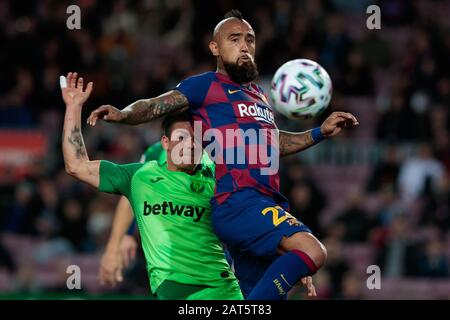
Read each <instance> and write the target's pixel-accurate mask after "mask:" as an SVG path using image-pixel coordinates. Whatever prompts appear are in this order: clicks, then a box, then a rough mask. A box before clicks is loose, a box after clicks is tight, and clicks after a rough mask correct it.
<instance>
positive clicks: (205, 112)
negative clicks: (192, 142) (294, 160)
mask: <svg viewBox="0 0 450 320" xmlns="http://www.w3.org/2000/svg"><path fill="white" fill-rule="evenodd" d="M255 40H256V38H255V32H254V31H253V29H252V27H251V25H250V24H249V23H248V22H247V21H245V20H244V19H243V17H242V14H241V13H240V12H239V11H237V10H232V11H231V12H229V13H228V14H227V15H225V19H224V20H222V21H220V22H219V23H218V24H217V26H216V27H215V28H214V32H213V38H212V40H211V42H210V43H209V49H210V51H211V53H212V55H213V56H214V57H216V59H217V69H216V72H206V73H203V74H199V75H196V76H192V77H190V78H187V79H185V80H184V81H182V82H181V83H180V84H178V86H176V88H174V89H173V90H171V91H169V92H167V93H165V94H163V95H160V96H158V97H155V98H150V99H142V100H138V101H136V102H135V103H133V104H131V105H129V106H128V107H126V108H125V109H123V110H119V109H117V108H115V107H113V106H111V105H105V106H101V107H100V108H98V109H97V110H95V111H93V112H92V113H91V115H90V116H89V118H88V123H89V124H90V125H95V123H96V121H97V119H103V120H105V121H108V122H120V123H125V124H131V125H136V124H140V123H144V122H148V121H151V120H153V119H156V118H159V117H161V116H164V115H166V114H170V113H173V112H183V111H185V112H188V113H189V114H190V116H191V117H192V121H193V122H194V123H196V122H197V121H201V124H202V129H203V131H206V130H208V129H211V128H214V129H216V130H218V131H220V132H221V133H222V134H223V136H226V135H227V133H229V132H230V131H228V132H227V130H234V132H238V134H237V135H238V137H237V140H238V142H239V143H240V144H238V145H237V146H234V145H232V146H230V145H227V143H226V142H224V141H221V142H219V145H220V147H221V149H219V150H218V152H217V153H219V154H220V155H222V156H223V157H225V156H226V154H227V153H230V152H233V153H239V152H241V153H245V163H244V164H242V163H236V162H233V163H219V162H217V161H216V188H215V193H214V198H213V199H212V201H211V202H212V208H213V212H212V224H213V228H214V232H215V233H216V234H217V235H218V237H219V238H220V240H221V241H222V242H224V243H226V244H227V247H228V249H229V250H230V253H231V255H232V257H233V260H234V267H235V273H236V276H237V278H238V279H239V281H240V286H241V289H242V291H243V293H244V296H245V297H246V298H247V299H261V300H262V299H268V300H279V299H285V298H286V297H287V293H288V292H289V290H290V289H291V288H292V286H293V285H294V284H296V283H297V282H299V280H300V279H301V278H303V277H305V276H311V275H313V274H314V273H316V272H317V270H318V269H319V268H320V267H321V266H323V264H324V263H325V260H326V256H327V253H326V249H325V247H324V246H323V244H322V243H321V242H320V241H319V240H318V239H317V238H316V237H314V235H312V233H311V230H310V229H309V228H308V227H307V226H305V225H304V224H302V223H301V222H300V221H298V220H297V219H295V218H294V217H293V216H292V215H290V214H289V213H288V210H289V209H288V208H289V205H288V202H287V200H286V198H285V197H284V196H283V195H282V194H281V193H280V191H279V189H280V181H279V174H278V172H277V171H276V172H273V173H272V174H267V171H264V169H268V168H269V167H270V166H271V164H270V163H269V164H268V163H267V162H266V161H262V160H261V159H258V162H257V163H256V164H255V163H250V162H249V157H250V156H253V154H252V150H254V149H253V148H252V144H250V143H248V142H247V140H246V137H245V132H246V131H248V130H254V131H255V130H256V131H259V130H263V131H264V130H277V127H276V124H275V123H274V117H273V113H272V107H271V106H270V105H269V103H268V100H267V98H266V96H265V94H264V92H263V90H262V89H261V88H260V87H259V86H257V85H256V84H254V83H253V81H254V80H255V79H256V78H257V76H258V70H257V66H256V64H255V62H254V59H255V47H256V41H255ZM255 115H256V116H255ZM358 124H359V123H358V121H357V120H356V118H355V117H354V116H353V115H352V114H349V113H345V112H334V113H332V114H331V115H330V116H329V117H328V118H327V119H326V120H325V121H324V122H323V124H322V125H321V126H320V127H317V128H314V129H312V130H309V131H306V132H298V133H293V132H286V131H281V130H280V131H279V136H278V137H276V139H273V138H272V137H271V136H264V137H263V139H261V141H258V147H259V148H261V147H262V148H265V149H266V150H265V151H267V153H266V154H267V155H268V154H271V155H274V154H275V155H276V156H277V157H279V156H281V157H283V156H287V155H291V154H294V153H297V152H300V151H302V150H305V149H307V148H309V147H311V146H313V145H315V144H317V143H318V142H320V141H321V140H323V139H325V138H329V137H333V136H335V135H337V134H338V133H339V132H341V130H342V129H343V128H344V127H347V126H356V125H358ZM239 130H241V131H240V134H239ZM205 148H206V149H208V148H207V144H206V143H205ZM211 156H212V158H215V156H216V155H214V156H213V155H211ZM277 160H278V159H277Z"/></svg>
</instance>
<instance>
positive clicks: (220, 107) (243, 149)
mask: <svg viewBox="0 0 450 320" xmlns="http://www.w3.org/2000/svg"><path fill="white" fill-rule="evenodd" d="M175 90H178V91H179V92H181V93H182V94H183V95H184V96H186V98H187V99H188V100H189V112H190V114H191V117H192V120H193V124H194V132H197V133H198V131H196V130H198V129H199V128H201V132H202V134H203V135H202V137H203V139H202V143H203V147H204V148H205V150H206V151H208V152H209V154H210V156H211V158H212V159H213V160H214V161H215V162H216V189H215V195H214V200H215V201H216V203H217V204H221V203H223V202H224V201H225V200H226V199H227V198H228V197H229V196H230V195H231V193H232V192H236V191H239V190H241V189H243V188H253V189H256V190H257V191H259V192H260V193H262V194H264V195H268V196H271V197H274V198H275V199H280V200H281V201H283V202H284V201H285V198H284V197H283V196H282V195H281V193H280V191H279V189H280V178H279V174H278V162H279V142H278V132H277V130H278V129H277V127H276V124H275V122H274V114H273V110H272V107H271V106H270V104H269V102H268V99H267V97H266V95H265V94H264V92H263V90H262V89H261V88H260V87H259V86H258V85H256V84H254V83H251V84H249V85H245V86H244V85H240V84H238V83H236V82H233V81H232V80H231V79H230V78H229V77H228V76H226V75H224V74H221V73H218V72H206V73H203V74H199V75H195V76H192V77H189V78H187V79H185V80H184V81H182V82H181V83H180V84H178V85H177V86H176V88H175ZM274 134H275V135H274ZM197 137H198V136H197ZM274 161H276V164H275V163H274ZM269 168H272V169H269ZM268 171H269V172H270V174H269V173H268Z"/></svg>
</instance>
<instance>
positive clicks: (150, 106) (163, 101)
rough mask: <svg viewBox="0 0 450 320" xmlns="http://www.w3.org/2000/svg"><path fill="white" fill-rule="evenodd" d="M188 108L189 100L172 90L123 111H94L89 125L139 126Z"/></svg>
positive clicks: (143, 100)
mask: <svg viewBox="0 0 450 320" xmlns="http://www.w3.org/2000/svg"><path fill="white" fill-rule="evenodd" d="M188 106H189V102H188V99H187V98H186V97H185V96H184V95H183V94H182V93H181V92H179V91H177V90H171V91H169V92H167V93H164V94H162V95H160V96H158V97H156V98H150V99H141V100H138V101H136V102H134V103H132V104H130V105H129V106H128V107H126V108H125V109H123V110H119V109H117V108H115V107H113V106H111V105H104V106H101V107H100V108H98V109H96V110H94V111H92V113H91V115H90V116H89V118H88V120H87V123H88V124H90V125H91V126H95V124H96V122H97V120H98V119H102V120H105V121H107V122H120V123H125V124H130V125H137V124H141V123H144V122H149V121H151V120H153V119H157V118H159V117H162V116H165V115H167V114H170V113H173V112H182V111H185V110H187V108H188Z"/></svg>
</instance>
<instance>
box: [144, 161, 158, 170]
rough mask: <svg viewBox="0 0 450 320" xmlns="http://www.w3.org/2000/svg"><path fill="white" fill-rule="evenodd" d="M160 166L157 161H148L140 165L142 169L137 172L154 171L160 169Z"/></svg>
mask: <svg viewBox="0 0 450 320" xmlns="http://www.w3.org/2000/svg"><path fill="white" fill-rule="evenodd" d="M160 168H161V165H160V163H159V162H158V160H150V161H147V162H145V163H142V167H141V168H140V169H139V170H155V169H160Z"/></svg>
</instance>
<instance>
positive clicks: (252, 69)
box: [223, 61, 259, 84]
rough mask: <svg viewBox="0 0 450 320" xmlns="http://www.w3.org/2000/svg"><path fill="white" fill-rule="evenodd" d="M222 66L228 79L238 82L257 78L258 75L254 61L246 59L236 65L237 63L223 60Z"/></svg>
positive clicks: (241, 82)
mask: <svg viewBox="0 0 450 320" xmlns="http://www.w3.org/2000/svg"><path fill="white" fill-rule="evenodd" d="M223 67H224V68H225V71H226V72H227V73H228V76H229V77H230V79H231V80H233V81H234V82H236V83H239V84H244V83H249V82H252V81H254V80H255V79H256V78H258V75H259V73H258V67H257V65H256V63H254V62H252V61H247V62H245V63H243V64H242V65H238V63H228V62H223Z"/></svg>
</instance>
